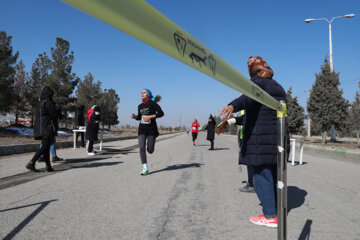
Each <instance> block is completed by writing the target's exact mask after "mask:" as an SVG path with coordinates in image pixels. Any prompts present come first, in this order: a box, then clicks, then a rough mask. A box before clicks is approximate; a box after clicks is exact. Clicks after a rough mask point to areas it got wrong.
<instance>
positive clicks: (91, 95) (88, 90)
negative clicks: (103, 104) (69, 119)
mask: <svg viewBox="0 0 360 240" xmlns="http://www.w3.org/2000/svg"><path fill="white" fill-rule="evenodd" d="M101 96H102V90H101V82H99V81H97V82H96V83H95V82H94V77H93V75H92V74H91V73H88V74H87V75H86V76H85V78H84V80H83V81H80V82H79V84H78V86H77V90H76V98H77V103H78V105H84V106H85V109H90V108H91V107H92V106H93V105H100V102H99V100H100V99H101Z"/></svg>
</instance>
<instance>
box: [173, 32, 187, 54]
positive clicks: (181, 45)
mask: <svg viewBox="0 0 360 240" xmlns="http://www.w3.org/2000/svg"><path fill="white" fill-rule="evenodd" d="M174 40H175V43H176V47H177V50H178V51H179V53H180V55H181V56H184V54H185V48H186V41H185V39H184V38H182V37H180V36H179V35H178V34H177V33H174Z"/></svg>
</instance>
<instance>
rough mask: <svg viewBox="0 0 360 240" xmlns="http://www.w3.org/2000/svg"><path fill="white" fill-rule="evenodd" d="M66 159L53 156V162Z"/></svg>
mask: <svg viewBox="0 0 360 240" xmlns="http://www.w3.org/2000/svg"><path fill="white" fill-rule="evenodd" d="M63 160H64V159H63V158H59V157H58V156H54V157H52V162H53V163H54V162H58V161H63Z"/></svg>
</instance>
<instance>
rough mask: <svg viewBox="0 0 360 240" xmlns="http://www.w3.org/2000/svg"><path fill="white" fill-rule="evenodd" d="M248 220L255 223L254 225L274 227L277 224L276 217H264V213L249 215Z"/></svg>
mask: <svg viewBox="0 0 360 240" xmlns="http://www.w3.org/2000/svg"><path fill="white" fill-rule="evenodd" d="M250 222H252V223H254V224H256V225H264V226H267V227H271V228H276V227H277V224H278V219H277V217H273V218H266V217H265V216H264V214H261V215H259V216H257V217H251V218H250Z"/></svg>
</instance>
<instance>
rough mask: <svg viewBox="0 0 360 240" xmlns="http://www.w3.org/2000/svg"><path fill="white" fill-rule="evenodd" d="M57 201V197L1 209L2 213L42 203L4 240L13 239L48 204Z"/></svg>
mask: <svg viewBox="0 0 360 240" xmlns="http://www.w3.org/2000/svg"><path fill="white" fill-rule="evenodd" d="M55 201H57V199H53V200H49V201H44V202H38V203H33V204H29V205H24V206H20V207H14V208H8V209H4V210H0V213H1V212H7V211H12V210H18V209H22V208H27V207H32V206H36V205H40V206H39V207H38V208H37V209H35V210H34V211H33V212H32V213H31V214H30V215H29V216H28V217H27V218H25V219H24V220H23V221H22V222H21V223H20V224H19V225H18V226H17V227H15V228H14V229H13V230H12V231H11V232H9V233H8V234H7V235H6V236H5V237H4V238H3V239H4V240H10V239H13V238H14V237H15V235H16V234H18V233H19V232H20V231H21V230H22V229H23V228H24V227H25V226H26V225H27V224H28V223H30V222H31V221H32V220H33V219H34V218H35V217H36V215H38V214H39V213H40V212H41V211H42V210H43V209H44V208H45V207H46V206H47V205H49V203H51V202H55Z"/></svg>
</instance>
